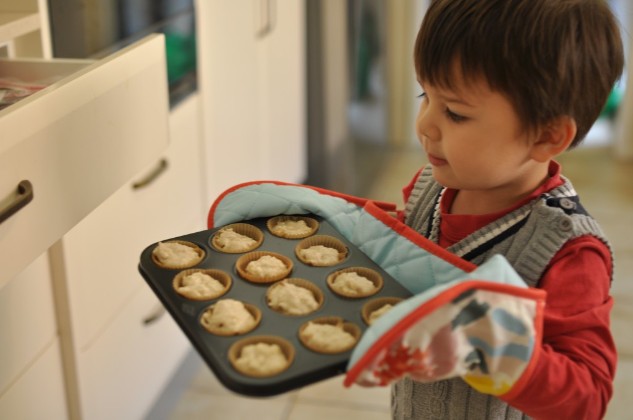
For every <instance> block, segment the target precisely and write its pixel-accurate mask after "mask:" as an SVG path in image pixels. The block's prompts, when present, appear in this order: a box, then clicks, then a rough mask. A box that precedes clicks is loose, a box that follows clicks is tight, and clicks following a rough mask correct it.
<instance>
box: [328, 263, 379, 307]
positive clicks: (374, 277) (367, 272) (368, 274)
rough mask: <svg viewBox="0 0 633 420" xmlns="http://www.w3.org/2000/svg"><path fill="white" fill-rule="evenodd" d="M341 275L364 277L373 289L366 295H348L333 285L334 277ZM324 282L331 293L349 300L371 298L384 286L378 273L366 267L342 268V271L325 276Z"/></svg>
mask: <svg viewBox="0 0 633 420" xmlns="http://www.w3.org/2000/svg"><path fill="white" fill-rule="evenodd" d="M343 273H357V274H358V275H359V276H362V277H365V278H366V279H367V280H369V281H371V282H372V283H373V284H374V286H375V287H374V289H373V290H371V291H370V292H368V293H349V292H346V291H343V290H340V289H339V288H337V287H336V285H335V284H334V280H336V277H337V276H338V275H339V274H343ZM326 282H327V285H328V287H329V288H330V290H331V291H332V292H333V293H336V294H337V295H339V296H343V297H346V298H351V299H357V298H366V297H368V296H373V295H375V294H376V293H378V292H379V291H380V290H381V289H382V286H383V284H384V280H383V278H382V276H381V275H380V273H378V272H377V271H375V270H372V269H371V268H367V267H347V268H343V269H342V270H337V271H335V272H333V273H332V274H330V275H329V276H327V279H326Z"/></svg>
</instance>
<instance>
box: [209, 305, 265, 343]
mask: <svg viewBox="0 0 633 420" xmlns="http://www.w3.org/2000/svg"><path fill="white" fill-rule="evenodd" d="M242 304H244V308H246V310H247V311H248V312H250V314H251V315H253V318H254V319H255V322H253V325H251V326H250V328H244V329H242V330H238V331H218V330H216V329H214V328H213V327H212V326H211V325H208V324H206V323H205V322H204V314H206V313H211V314H212V313H213V307H214V305H211V306H209V307H208V308H207V309H205V310H204V312H203V313H202V314H201V315H200V325H202V327H203V328H204V329H205V330H207V331H208V332H210V333H211V334H214V335H219V336H223V337H230V336H234V335H242V334H246V333H249V332H251V331H253V330H254V329H255V328H257V326H258V325H259V323H260V322H261V320H262V311H261V310H260V309H259V308H258V307H257V306H255V305H252V304H250V303H246V302H242Z"/></svg>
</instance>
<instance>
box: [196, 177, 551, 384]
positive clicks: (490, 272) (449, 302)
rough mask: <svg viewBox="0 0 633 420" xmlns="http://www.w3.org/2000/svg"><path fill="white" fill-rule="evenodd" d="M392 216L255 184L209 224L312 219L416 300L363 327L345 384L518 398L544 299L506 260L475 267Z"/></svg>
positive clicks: (352, 200) (298, 188) (222, 206)
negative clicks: (438, 387) (430, 386)
mask: <svg viewBox="0 0 633 420" xmlns="http://www.w3.org/2000/svg"><path fill="white" fill-rule="evenodd" d="M394 210H395V206H394V205H390V204H386V203H379V202H374V201H371V200H366V199H362V198H358V197H353V196H348V195H343V194H340V193H336V192H334V191H329V190H324V189H320V188H315V187H309V186H305V185H296V184H286V183H281V182H272V181H258V182H251V183H246V184H241V185H238V186H235V187H233V188H231V189H229V190H227V191H226V192H224V193H223V194H222V195H221V196H220V197H219V198H218V199H217V200H216V201H215V202H214V203H213V205H212V207H211V209H210V211H209V217H208V227H209V228H213V227H216V226H223V225H226V224H229V223H234V222H237V221H242V220H248V219H253V218H257V217H271V216H276V215H280V214H308V213H312V214H316V215H318V216H321V217H323V218H324V219H325V220H327V221H328V222H329V223H330V224H331V225H332V226H333V227H334V228H335V229H337V230H338V232H339V233H340V234H341V235H343V236H344V237H345V238H346V239H348V240H349V241H350V242H352V243H353V244H354V245H356V246H357V247H358V248H359V249H360V250H361V251H362V252H363V253H365V254H366V255H367V256H368V257H369V258H371V259H372V260H373V261H374V262H375V263H376V264H378V265H379V266H380V267H382V268H383V269H384V270H385V271H386V272H387V273H389V274H390V275H391V276H392V277H393V278H394V279H396V281H398V282H399V283H400V284H402V285H403V286H404V287H406V288H407V289H408V290H409V291H410V292H411V293H412V294H413V296H412V297H411V298H409V299H406V300H404V301H403V302H401V303H399V304H397V305H396V306H394V307H393V308H392V309H391V310H389V311H388V312H387V313H385V314H384V315H382V316H381V317H380V318H378V319H377V320H376V322H374V323H373V324H372V325H371V326H369V327H368V328H367V330H366V331H365V333H364V334H363V336H362V337H361V340H360V342H359V343H358V345H357V346H356V348H355V349H354V351H353V353H352V355H351V358H350V361H349V364H348V367H347V374H346V377H345V381H344V383H345V385H346V386H350V385H352V384H354V383H356V384H360V385H363V386H384V385H388V384H390V383H391V382H393V381H397V380H398V379H401V378H402V377H404V376H409V377H411V378H412V379H414V380H417V381H423V382H431V381H437V380H441V379H448V378H452V377H462V378H463V379H464V380H465V381H466V382H467V383H469V384H470V385H471V386H472V387H474V388H475V389H477V390H478V391H480V392H483V393H487V394H493V395H503V394H508V393H509V392H512V393H515V392H517V391H518V390H519V388H520V387H521V382H522V381H521V378H522V377H527V376H528V375H527V372H528V371H529V370H530V369H532V368H533V367H534V365H535V363H536V358H537V356H538V354H537V350H538V349H539V347H540V346H539V344H540V341H541V336H542V313H543V307H544V304H545V292H544V291H542V290H538V289H533V288H528V286H527V285H526V284H525V283H524V282H523V281H522V280H521V278H520V277H519V276H518V274H517V273H516V272H515V271H514V270H513V269H512V267H511V266H510V265H509V263H508V262H507V261H506V260H505V258H503V257H502V256H495V257H493V258H491V259H490V260H489V261H487V262H486V263H485V264H482V265H481V266H475V265H473V264H471V263H469V262H467V261H465V260H463V259H461V258H459V257H457V256H456V255H454V254H451V253H449V252H448V251H446V250H445V249H443V248H441V247H439V246H438V245H436V244H434V243H432V242H431V241H429V240H428V239H426V238H425V237H423V236H422V235H420V234H419V233H417V232H415V231H414V230H412V229H411V228H410V227H408V226H406V225H405V224H404V223H402V222H401V221H400V220H398V219H397V218H396V217H394V216H392V213H391V212H393V211H394Z"/></svg>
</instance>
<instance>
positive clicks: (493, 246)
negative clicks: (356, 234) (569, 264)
mask: <svg viewBox="0 0 633 420" xmlns="http://www.w3.org/2000/svg"><path fill="white" fill-rule="evenodd" d="M563 180H564V184H563V185H561V186H559V187H557V188H554V189H553V190H551V191H549V192H548V193H547V194H544V195H543V196H541V197H539V198H537V199H535V200H532V201H531V202H529V203H528V204H526V205H525V206H523V207H520V208H519V209H517V210H515V211H512V212H510V213H508V214H507V215H505V216H504V217H501V218H500V219H498V220H496V221H495V222H493V223H491V224H489V225H487V226H484V227H483V228H482V229H479V230H478V231H476V232H474V233H472V234H471V235H469V236H468V237H466V238H464V239H463V240H461V241H460V242H458V243H456V244H454V245H452V246H451V247H449V248H448V250H449V251H451V252H452V253H454V254H456V255H458V256H460V257H462V258H464V259H466V260H468V261H471V262H473V263H475V264H481V263H483V262H484V261H486V260H487V259H488V258H489V257H491V256H492V255H495V254H501V255H504V256H505V257H506V259H507V260H508V261H509V263H510V264H511V265H512V266H513V267H514V269H515V270H516V271H517V273H518V274H519V275H520V276H521V277H522V278H523V280H525V282H526V283H527V284H528V285H530V286H534V287H535V286H538V281H539V279H540V277H541V275H542V274H543V272H544V271H545V268H546V267H547V265H548V263H549V262H550V260H551V259H552V258H553V257H554V255H555V254H556V252H557V251H558V250H560V249H561V247H562V246H563V245H564V244H565V243H566V242H567V241H569V240H570V239H573V238H577V237H579V236H583V235H593V236H595V237H597V238H599V239H600V240H602V241H603V242H604V243H605V244H607V246H608V243H607V241H606V238H605V236H604V234H603V232H602V230H601V229H600V227H599V226H598V224H597V222H596V221H595V220H594V219H593V218H591V216H589V215H588V214H587V213H586V212H585V210H584V209H583V208H582V206H581V205H580V202H579V200H578V197H577V195H576V192H575V191H574V188H573V186H572V185H571V183H570V182H569V181H568V180H566V179H565V178H563ZM443 192H444V188H443V187H442V186H441V185H439V184H437V183H436V182H435V181H434V179H433V178H432V176H431V168H430V167H428V166H427V167H426V168H425V169H424V170H423V171H422V172H421V174H420V176H419V177H418V179H417V181H416V183H415V185H414V188H413V190H412V191H411V194H410V197H409V200H408V202H407V203H406V207H405V215H406V217H405V222H406V224H407V225H409V226H411V227H412V228H414V229H415V230H416V231H417V232H419V233H421V234H422V235H424V236H425V237H427V238H429V239H430V240H432V241H434V242H436V243H437V242H438V238H439V226H440V217H439V212H440V210H439V203H440V199H441V196H442V194H443ZM392 416H393V418H394V419H398V420H409V419H424V420H431V419H442V420H444V419H451V420H452V419H455V420H457V419H486V420H490V419H508V420H509V419H527V418H529V417H528V416H526V415H525V414H523V413H522V412H520V411H519V410H517V409H515V408H512V407H510V406H509V405H508V404H506V403H505V402H503V401H502V400H500V399H498V398H496V397H493V396H490V395H486V394H482V393H479V392H477V391H475V390H474V389H473V388H471V387H470V386H469V385H468V384H466V382H464V381H463V380H462V379H461V378H455V379H449V380H444V381H438V382H433V383H421V382H415V381H412V380H411V379H409V378H405V379H403V380H401V381H399V382H397V383H396V384H395V385H394V386H393V387H392Z"/></svg>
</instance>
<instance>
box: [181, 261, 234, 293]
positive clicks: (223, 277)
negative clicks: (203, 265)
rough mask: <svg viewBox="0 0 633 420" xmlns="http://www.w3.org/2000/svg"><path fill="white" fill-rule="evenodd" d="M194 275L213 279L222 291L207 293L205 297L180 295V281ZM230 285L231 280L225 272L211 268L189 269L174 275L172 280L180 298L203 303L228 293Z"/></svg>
mask: <svg viewBox="0 0 633 420" xmlns="http://www.w3.org/2000/svg"><path fill="white" fill-rule="evenodd" d="M194 273H203V274H208V275H209V276H211V277H213V278H214V279H215V280H217V281H219V282H220V283H221V284H222V285H223V286H224V289H223V290H221V291H220V292H216V293H209V294H208V295H206V296H188V295H187V294H186V293H182V292H181V291H180V290H179V288H180V287H181V286H182V281H183V280H184V278H185V277H187V276H189V275H191V274H194ZM231 284H232V279H231V276H230V275H229V274H228V273H227V272H225V271H222V270H216V269H213V268H209V269H197V268H191V269H188V270H184V271H181V272H180V273H178V274H176V275H175V276H174V280H173V286H174V290H175V291H176V293H178V294H179V295H180V296H182V297H184V298H186V299H189V300H195V301H204V300H211V299H216V298H219V297H220V296H222V295H224V294H225V293H226V292H228V290H229V289H230V288H231Z"/></svg>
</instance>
